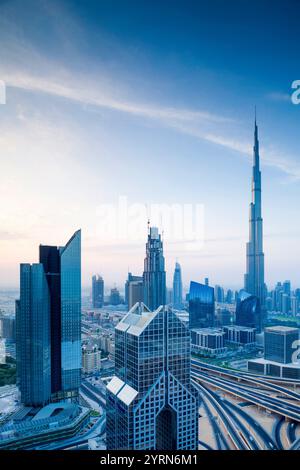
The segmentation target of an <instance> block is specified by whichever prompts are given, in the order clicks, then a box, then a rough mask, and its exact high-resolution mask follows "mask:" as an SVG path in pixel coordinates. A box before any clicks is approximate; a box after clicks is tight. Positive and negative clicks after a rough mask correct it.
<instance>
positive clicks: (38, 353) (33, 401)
mask: <svg viewBox="0 0 300 470" xmlns="http://www.w3.org/2000/svg"><path fill="white" fill-rule="evenodd" d="M17 315H18V317H17V351H18V353H17V357H18V362H17V365H18V366H19V367H20V369H19V370H18V377H19V387H20V392H21V401H22V403H23V404H25V405H30V406H40V405H45V404H46V403H48V402H49V401H50V398H51V321H50V320H51V319H50V295H49V289H48V284H47V279H46V275H45V272H44V268H43V265H42V264H32V265H30V264H21V266H20V304H19V309H18V311H17ZM19 359H20V362H19Z"/></svg>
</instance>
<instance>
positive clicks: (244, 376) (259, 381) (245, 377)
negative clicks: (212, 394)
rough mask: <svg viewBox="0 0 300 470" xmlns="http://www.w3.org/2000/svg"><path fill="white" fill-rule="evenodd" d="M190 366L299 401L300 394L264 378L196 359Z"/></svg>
mask: <svg viewBox="0 0 300 470" xmlns="http://www.w3.org/2000/svg"><path fill="white" fill-rule="evenodd" d="M191 366H192V369H193V368H197V369H199V368H200V369H205V370H209V371H212V372H217V373H222V375H226V376H228V377H231V378H236V379H238V380H242V381H246V382H250V383H253V384H255V385H256V386H260V385H262V386H264V387H265V388H268V389H270V390H273V391H274V392H279V393H282V394H284V395H286V396H288V397H289V398H291V399H293V400H297V401H300V394H299V393H297V392H294V391H292V390H289V389H287V388H285V387H282V386H280V385H276V384H273V383H271V382H269V381H268V380H266V377H262V376H251V375H249V373H245V372H236V371H231V370H229V369H225V368H222V367H219V366H213V365H211V364H206V363H204V362H201V361H199V360H197V359H192V361H191Z"/></svg>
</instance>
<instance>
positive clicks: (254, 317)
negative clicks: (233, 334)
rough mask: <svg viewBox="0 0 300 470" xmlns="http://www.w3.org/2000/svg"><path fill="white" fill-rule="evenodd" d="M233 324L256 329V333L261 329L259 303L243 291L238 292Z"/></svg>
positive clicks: (255, 298) (253, 296)
mask: <svg viewBox="0 0 300 470" xmlns="http://www.w3.org/2000/svg"><path fill="white" fill-rule="evenodd" d="M235 323H236V325H239V326H247V327H250V328H256V330H257V332H258V333H259V332H260V331H261V328H262V316H261V307H260V301H259V299H258V298H257V297H255V295H251V294H249V293H248V292H246V291H245V290H244V289H242V290H240V292H239V295H238V298H237V302H236V312H235Z"/></svg>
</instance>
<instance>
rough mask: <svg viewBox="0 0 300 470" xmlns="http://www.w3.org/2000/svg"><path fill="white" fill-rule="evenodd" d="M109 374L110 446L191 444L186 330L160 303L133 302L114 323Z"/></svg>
mask: <svg viewBox="0 0 300 470" xmlns="http://www.w3.org/2000/svg"><path fill="white" fill-rule="evenodd" d="M115 340H116V342H115V374H116V375H115V376H114V377H113V378H112V380H111V381H110V382H109V384H108V386H107V402H106V403H107V408H106V436H107V437H106V441H107V449H109V450H112V449H116V450H121V449H123V450H125V449H135V450H146V449H149V450H151V449H152V450H177V449H182V450H196V449H197V447H198V397H197V392H196V391H195V389H194V388H193V386H192V384H191V372H190V347H191V344H190V333H189V330H188V329H187V328H186V326H185V325H184V324H183V323H182V322H181V321H180V320H179V318H178V317H177V316H176V315H175V314H174V313H173V312H171V311H169V310H168V309H167V308H166V307H163V306H161V307H159V308H158V309H157V310H155V311H154V312H151V311H150V310H149V309H148V308H147V307H146V306H145V305H144V304H142V303H140V304H136V305H135V306H134V307H133V308H132V309H131V310H130V311H129V313H128V314H127V315H126V316H125V317H124V318H123V319H122V320H121V321H120V323H119V324H118V325H117V326H116V329H115Z"/></svg>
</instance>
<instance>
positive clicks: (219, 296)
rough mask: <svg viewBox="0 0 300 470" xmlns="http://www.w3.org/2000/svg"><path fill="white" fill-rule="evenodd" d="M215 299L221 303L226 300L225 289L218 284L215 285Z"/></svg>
mask: <svg viewBox="0 0 300 470" xmlns="http://www.w3.org/2000/svg"><path fill="white" fill-rule="evenodd" d="M215 301H216V302H219V303H223V302H224V289H223V287H221V286H219V285H218V284H216V285H215Z"/></svg>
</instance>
